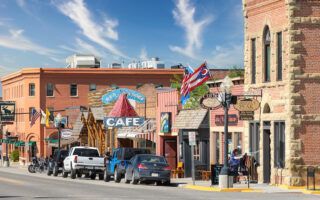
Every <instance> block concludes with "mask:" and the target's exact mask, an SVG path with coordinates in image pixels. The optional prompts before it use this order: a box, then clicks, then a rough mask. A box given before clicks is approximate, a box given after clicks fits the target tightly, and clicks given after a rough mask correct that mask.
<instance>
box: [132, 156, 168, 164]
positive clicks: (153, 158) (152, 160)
mask: <svg viewBox="0 0 320 200" xmlns="http://www.w3.org/2000/svg"><path fill="white" fill-rule="evenodd" d="M138 162H140V163H144V162H149V163H167V162H166V160H165V159H164V157H161V156H153V155H145V156H139V157H138Z"/></svg>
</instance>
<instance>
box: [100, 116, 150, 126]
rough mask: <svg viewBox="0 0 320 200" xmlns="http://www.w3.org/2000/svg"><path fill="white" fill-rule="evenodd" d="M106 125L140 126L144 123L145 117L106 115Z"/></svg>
mask: <svg viewBox="0 0 320 200" xmlns="http://www.w3.org/2000/svg"><path fill="white" fill-rule="evenodd" d="M103 122H104V126H105V127H128V126H140V125H142V124H143V123H144V118H143V117H105V118H104V121H103Z"/></svg>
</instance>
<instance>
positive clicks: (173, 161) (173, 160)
mask: <svg viewBox="0 0 320 200" xmlns="http://www.w3.org/2000/svg"><path fill="white" fill-rule="evenodd" d="M163 147H164V151H163V152H164V157H165V158H166V159H167V161H168V163H169V165H170V167H171V168H172V169H175V168H176V167H177V140H176V139H166V140H164V145H163Z"/></svg>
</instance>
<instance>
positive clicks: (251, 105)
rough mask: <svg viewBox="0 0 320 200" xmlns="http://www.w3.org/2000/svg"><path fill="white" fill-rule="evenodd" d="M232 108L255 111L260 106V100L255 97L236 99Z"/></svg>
mask: <svg viewBox="0 0 320 200" xmlns="http://www.w3.org/2000/svg"><path fill="white" fill-rule="evenodd" d="M234 108H235V109H237V110H238V111H255V110H257V109H259V108H260V102H259V101H258V100H256V99H238V101H237V104H235V105H234Z"/></svg>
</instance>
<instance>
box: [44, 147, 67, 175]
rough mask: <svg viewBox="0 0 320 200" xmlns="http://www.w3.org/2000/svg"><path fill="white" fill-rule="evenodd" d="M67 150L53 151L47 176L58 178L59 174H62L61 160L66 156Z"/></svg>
mask: <svg viewBox="0 0 320 200" xmlns="http://www.w3.org/2000/svg"><path fill="white" fill-rule="evenodd" d="M68 154H69V151H68V150H60V151H59V150H55V151H54V153H53V157H52V159H50V161H49V167H48V172H47V175H48V176H51V174H53V176H58V174H59V173H61V172H62V167H63V160H64V159H65V158H66V157H67V156H68Z"/></svg>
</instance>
